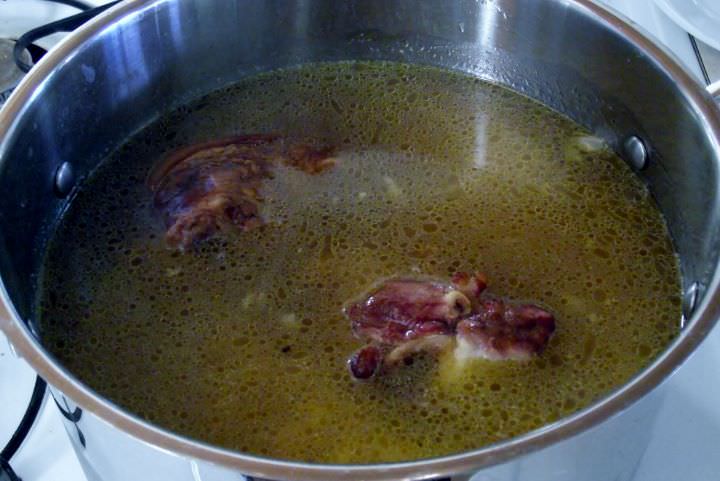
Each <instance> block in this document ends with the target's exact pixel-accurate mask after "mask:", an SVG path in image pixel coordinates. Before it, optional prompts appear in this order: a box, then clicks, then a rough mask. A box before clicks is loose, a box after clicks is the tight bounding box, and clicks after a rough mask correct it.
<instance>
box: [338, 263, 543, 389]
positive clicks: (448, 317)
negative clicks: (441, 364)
mask: <svg viewBox="0 0 720 481" xmlns="http://www.w3.org/2000/svg"><path fill="white" fill-rule="evenodd" d="M486 287H487V280H486V278H485V276H484V275H482V274H479V273H476V274H468V273H465V272H460V273H456V274H455V275H454V276H453V277H452V283H443V282H440V281H437V280H433V279H390V280H388V281H385V282H384V283H382V284H381V285H380V286H379V287H377V288H376V289H374V290H372V291H371V292H370V293H369V294H368V295H367V296H365V297H364V298H363V299H362V300H360V301H357V302H354V303H351V304H350V305H348V306H347V307H346V308H345V315H346V316H347V317H348V318H349V319H350V321H351V324H352V329H353V333H354V334H355V335H356V336H357V337H358V338H360V339H364V340H366V341H369V344H367V345H366V346H365V347H363V348H361V349H360V350H358V351H357V352H356V353H355V354H353V355H352V357H351V358H350V360H349V362H348V365H349V367H350V372H351V373H352V375H353V377H355V378H356V379H368V378H370V377H372V376H373V375H375V374H376V373H378V372H380V371H381V370H383V368H390V367H392V366H395V365H398V364H400V363H401V362H402V361H404V360H406V359H408V358H409V357H411V356H412V355H414V354H416V353H418V352H430V353H439V352H441V351H444V350H446V349H447V348H448V347H449V346H451V345H453V344H456V349H455V356H456V357H458V358H469V357H482V358H485V359H492V360H504V359H515V360H523V359H528V358H529V357H531V356H532V355H534V354H539V353H540V352H542V350H543V349H544V347H545V345H546V344H547V343H548V341H549V339H550V336H551V335H552V333H553V332H554V330H555V318H554V317H553V315H552V314H551V313H550V312H548V311H546V310H544V309H542V308H540V307H538V306H535V305H531V304H518V305H515V304H510V303H508V302H506V301H503V300H501V299H498V298H495V297H491V296H488V295H484V294H483V292H484V291H485V289H486ZM455 339H456V340H457V342H456V343H455V342H454V340H455Z"/></svg>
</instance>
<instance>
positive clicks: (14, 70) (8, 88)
mask: <svg viewBox="0 0 720 481" xmlns="http://www.w3.org/2000/svg"><path fill="white" fill-rule="evenodd" d="M14 47H15V41H14V40H10V39H8V38H0V107H2V106H3V104H5V101H7V99H8V97H10V94H11V93H12V91H13V90H15V87H17V85H18V84H19V83H20V80H22V78H23V77H24V76H25V73H24V72H23V71H22V70H20V69H19V68H18V66H17V65H15V58H14V57H13V48H14ZM21 59H22V60H23V62H25V63H32V56H31V55H30V52H28V51H27V50H24V51H23V52H22V54H21Z"/></svg>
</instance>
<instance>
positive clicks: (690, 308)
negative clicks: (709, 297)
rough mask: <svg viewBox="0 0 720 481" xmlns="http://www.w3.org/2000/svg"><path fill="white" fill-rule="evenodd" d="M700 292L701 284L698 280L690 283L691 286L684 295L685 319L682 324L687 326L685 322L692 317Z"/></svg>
mask: <svg viewBox="0 0 720 481" xmlns="http://www.w3.org/2000/svg"><path fill="white" fill-rule="evenodd" d="M699 294H700V285H699V284H698V283H697V282H693V283H692V284H690V287H688V289H687V290H686V291H685V295H684V296H683V306H682V311H683V315H682V317H683V319H682V326H681V327H685V323H686V322H687V321H688V319H690V316H692V313H693V312H694V311H695V307H696V305H697V300H698V297H699Z"/></svg>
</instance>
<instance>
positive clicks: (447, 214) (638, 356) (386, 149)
mask: <svg viewBox="0 0 720 481" xmlns="http://www.w3.org/2000/svg"><path fill="white" fill-rule="evenodd" d="M44 265H45V267H44V271H43V275H42V280H41V286H42V288H41V289H40V290H39V297H38V299H37V303H38V307H39V312H40V322H41V327H42V330H43V339H44V342H45V344H46V345H47V347H48V348H49V349H50V350H51V351H52V352H53V353H54V355H55V356H57V357H58V358H59V359H60V360H61V362H62V363H63V364H65V365H66V366H67V367H68V368H69V369H70V370H71V372H73V373H74V374H76V375H77V376H78V377H79V378H80V379H81V380H82V381H84V382H85V383H87V384H88V385H89V386H91V387H92V388H94V389H95V390H97V391H98V392H99V393H100V394H101V395H103V396H106V397H108V398H109V399H111V400H113V401H115V402H117V403H118V404H120V405H121V406H124V407H126V408H127V409H129V410H130V411H132V412H135V413H137V414H139V415H140V416H142V417H144V418H146V419H148V420H150V421H152V422H154V423H157V424H159V425H161V426H164V427H167V428H169V429H172V430H175V431H177V432H179V433H182V434H185V435H188V436H191V437H194V438H198V439H202V440H205V441H208V442H210V443H214V444H218V445H221V446H225V447H228V448H232V449H236V450H240V451H243V452H248V453H253V454H262V455H267V456H271V457H276V458H283V459H292V460H305V461H314V462H332V463H345V462H350V463H359V462H380V461H399V460H410V459H418V458H424V457H429V456H437V455H444V454H450V453H455V452H460V451H465V450H470V449H475V448H479V447H481V446H483V445H485V444H487V443H491V442H494V441H498V440H501V439H505V438H509V437H512V436H516V435H518V434H521V433H524V432H526V431H529V430H532V429H534V428H537V427H540V426H542V425H544V424H547V423H549V422H552V421H554V420H557V419H559V418H560V417H562V416H564V415H567V414H569V413H572V412H574V411H576V410H578V409H580V408H582V407H584V406H586V405H588V404H589V403H591V402H592V401H593V400H596V399H598V398H599V397H600V396H602V395H603V394H605V393H607V392H608V391H609V390H611V389H612V388H614V387H616V386H618V385H620V384H622V383H623V382H625V381H626V380H628V379H629V378H630V377H631V376H632V375H634V374H635V373H637V372H638V371H639V370H640V369H642V368H643V367H644V366H646V365H647V364H648V363H649V362H650V361H651V360H652V359H654V358H655V357H656V355H657V354H658V353H659V352H660V351H661V350H662V349H663V348H664V347H665V346H666V345H667V344H668V343H669V342H670V340H671V339H673V337H674V336H675V335H676V334H677V333H678V330H679V319H680V304H681V303H680V275H679V268H678V260H677V258H676V256H675V254H674V252H673V249H672V245H671V242H670V239H669V235H668V232H667V228H666V226H665V223H664V220H663V218H662V216H661V214H660V212H659V211H658V209H657V208H656V206H655V205H654V202H653V200H652V198H651V197H650V195H649V193H648V191H647V190H646V188H645V187H644V186H643V185H642V183H641V182H640V181H639V180H637V179H636V178H635V176H634V175H633V174H632V172H631V171H630V169H629V168H628V167H627V166H626V165H625V163H624V162H623V161H622V160H621V159H619V158H618V157H617V156H616V155H615V154H614V153H613V152H612V151H610V150H609V149H607V147H606V146H605V145H604V144H603V143H602V142H601V141H599V140H598V139H596V138H594V137H592V136H591V135H590V133H588V132H585V131H583V130H582V129H580V128H579V127H578V126H577V125H575V124H573V123H572V122H571V121H569V120H568V119H567V118H565V117H562V116H561V115H559V114H557V113H555V112H553V111H550V110H549V109H547V108H545V107H543V106H542V105H540V104H538V103H535V102H533V101H531V100H529V99H527V98H525V97H522V96H520V95H518V94H516V93H513V92H511V91H509V90H506V89H504V88H501V87H498V86H495V85H490V84H487V83H485V82H483V81H480V80H478V79H476V78H473V77H470V76H467V75H465V74H460V73H457V72H451V71H446V70H440V69H436V68H430V67H421V66H410V65H403V64H393V63H380V62H375V63H372V62H347V63H328V64H315V65H305V66H301V67H297V68H292V69H287V70H280V71H274V72H269V73H264V74H260V75H257V76H254V77H250V78H247V79H245V80H243V81H241V82H240V83H238V84H236V85H234V86H232V87H230V88H227V89H224V90H222V91H218V92H214V93H211V94H210V95H208V96H206V97H204V98H202V99H200V100H198V101H196V102H194V103H192V104H190V105H188V106H186V107H183V108H181V109H179V110H178V111H175V112H172V113H169V114H167V115H165V116H164V117H162V118H161V119H160V120H159V121H157V122H155V123H154V124H152V125H150V126H149V127H147V128H146V129H145V130H144V131H142V132H140V133H139V134H137V135H136V136H135V137H134V138H132V139H130V140H129V141H128V142H127V143H126V144H125V145H124V146H123V147H122V148H120V149H119V150H118V151H116V152H114V153H113V154H112V155H110V156H109V158H108V159H106V161H104V162H103V163H102V164H101V165H100V166H99V167H98V168H97V170H96V171H95V172H94V173H93V174H92V175H91V176H90V177H89V178H88V179H87V181H86V182H85V184H84V186H83V187H82V189H81V190H80V191H79V193H78V195H77V196H76V198H75V199H74V200H73V202H72V203H71V205H70V206H69V208H68V210H67V212H66V214H65V215H64V217H63V218H62V220H61V222H60V223H59V225H58V228H57V230H56V233H55V235H54V238H53V240H52V242H51V244H50V247H49V249H48V251H47V256H46V260H45V264H44ZM348 360H349V364H350V369H348Z"/></svg>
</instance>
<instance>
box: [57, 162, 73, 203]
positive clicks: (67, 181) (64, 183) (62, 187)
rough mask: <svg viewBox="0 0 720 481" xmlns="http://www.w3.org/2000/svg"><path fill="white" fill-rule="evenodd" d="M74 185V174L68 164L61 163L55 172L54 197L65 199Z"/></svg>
mask: <svg viewBox="0 0 720 481" xmlns="http://www.w3.org/2000/svg"><path fill="white" fill-rule="evenodd" d="M73 185H75V174H74V173H73V168H72V165H71V164H70V162H63V163H62V164H60V167H58V168H57V170H56V171H55V181H54V187H55V195H57V196H58V197H66V196H67V195H68V194H69V193H70V191H71V190H72V188H73Z"/></svg>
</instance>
